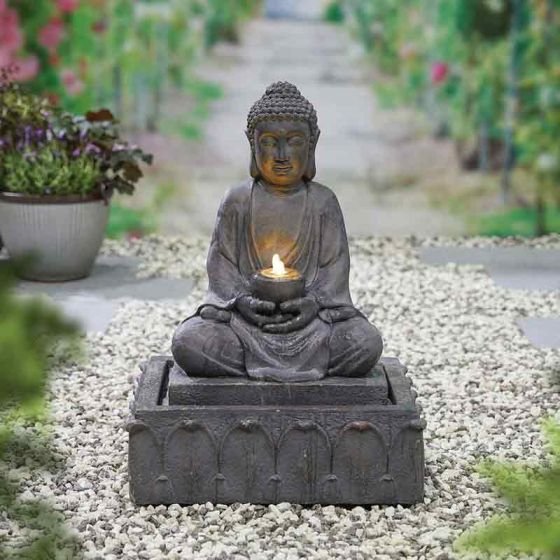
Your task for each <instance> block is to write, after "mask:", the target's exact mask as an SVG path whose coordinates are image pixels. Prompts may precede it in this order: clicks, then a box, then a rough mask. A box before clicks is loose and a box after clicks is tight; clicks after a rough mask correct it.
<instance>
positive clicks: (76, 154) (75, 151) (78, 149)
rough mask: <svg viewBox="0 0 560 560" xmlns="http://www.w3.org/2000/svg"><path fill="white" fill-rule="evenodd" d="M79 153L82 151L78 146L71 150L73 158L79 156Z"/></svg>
mask: <svg viewBox="0 0 560 560" xmlns="http://www.w3.org/2000/svg"><path fill="white" fill-rule="evenodd" d="M81 153H82V152H81V151H80V148H76V149H75V150H74V151H73V152H72V157H73V158H77V157H79V155H80V154H81Z"/></svg>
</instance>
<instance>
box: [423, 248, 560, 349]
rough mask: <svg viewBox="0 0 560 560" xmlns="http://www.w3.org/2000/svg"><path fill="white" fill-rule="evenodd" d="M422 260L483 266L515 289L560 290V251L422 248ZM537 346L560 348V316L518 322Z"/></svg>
mask: <svg viewBox="0 0 560 560" xmlns="http://www.w3.org/2000/svg"><path fill="white" fill-rule="evenodd" d="M420 260H421V261H422V262H424V263H426V264H431V265H445V264H448V263H456V264H479V265H483V266H484V268H486V270H487V271H488V274H489V275H490V277H491V278H492V280H494V282H495V283H496V284H497V285H498V286H502V287H504V288H509V289H516V290H538V291H553V290H560V250H557V249H533V248H530V247H423V248H421V249H420ZM517 323H518V325H519V327H520V328H521V330H522V331H523V334H524V335H525V336H526V337H527V338H528V339H529V340H530V341H531V344H533V345H534V346H536V347H537V348H560V317H524V318H520V319H518V321H517Z"/></svg>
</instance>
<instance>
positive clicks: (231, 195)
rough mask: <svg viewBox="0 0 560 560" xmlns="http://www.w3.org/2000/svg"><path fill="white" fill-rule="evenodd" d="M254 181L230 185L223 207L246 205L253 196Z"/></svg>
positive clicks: (223, 200)
mask: <svg viewBox="0 0 560 560" xmlns="http://www.w3.org/2000/svg"><path fill="white" fill-rule="evenodd" d="M251 186H252V181H244V182H243V183H239V184H237V185H234V186H233V187H230V188H229V189H228V190H227V191H226V194H225V195H224V198H223V199H222V207H228V208H231V207H237V206H244V205H245V204H246V203H247V201H248V200H249V199H250V198H251Z"/></svg>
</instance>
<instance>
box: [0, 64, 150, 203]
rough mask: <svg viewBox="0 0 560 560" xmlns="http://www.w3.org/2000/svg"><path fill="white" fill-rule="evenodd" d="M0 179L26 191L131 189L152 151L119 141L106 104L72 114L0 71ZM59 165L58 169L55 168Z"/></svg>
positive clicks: (102, 193)
mask: <svg viewBox="0 0 560 560" xmlns="http://www.w3.org/2000/svg"><path fill="white" fill-rule="evenodd" d="M0 138H1V140H0V158H1V159H0V184H1V186H2V188H3V189H4V190H8V191H11V192H20V193H25V194H44V195H56V194H77V195H84V194H95V193H97V194H99V195H100V196H103V197H105V198H108V197H110V196H111V194H112V193H113V191H115V190H116V191H118V192H122V193H126V194H132V193H133V192H134V187H135V184H136V182H137V181H138V180H139V179H140V178H141V177H142V171H141V169H140V162H144V163H147V164H150V163H151V162H152V156H151V155H148V154H145V153H144V152H143V151H142V150H141V149H140V148H139V147H138V146H134V145H130V144H128V143H126V142H123V141H122V140H121V139H120V137H119V131H118V127H117V121H116V120H115V118H114V117H113V115H112V113H111V112H110V111H108V110H107V109H101V110H100V111H97V112H92V111H90V112H88V113H87V114H86V116H85V117H81V116H75V115H72V114H71V113H67V112H64V111H62V110H60V109H58V108H56V107H52V106H50V105H49V104H48V103H47V102H46V101H44V100H42V99H40V98H38V97H37V96H35V95H32V94H30V93H28V92H27V91H25V90H23V89H22V87H21V86H19V85H18V84H15V83H14V82H12V81H11V80H10V74H9V72H7V71H4V72H3V73H2V74H0ZM57 168H58V169H57Z"/></svg>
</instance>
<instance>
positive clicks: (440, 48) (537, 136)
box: [325, 0, 560, 236]
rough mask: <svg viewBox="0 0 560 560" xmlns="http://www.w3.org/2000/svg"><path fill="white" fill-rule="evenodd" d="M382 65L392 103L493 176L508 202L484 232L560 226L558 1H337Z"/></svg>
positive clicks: (481, 222)
mask: <svg viewBox="0 0 560 560" xmlns="http://www.w3.org/2000/svg"><path fill="white" fill-rule="evenodd" d="M325 18H326V19H328V20H329V21H332V22H333V23H338V24H343V23H346V24H348V25H349V26H350V27H351V29H352V31H353V33H354V36H355V37H356V38H357V39H358V41H360V43H361V44H362V45H363V46H364V48H365V50H366V52H367V53H368V54H369V56H370V58H371V61H372V63H373V64H375V65H376V67H377V69H378V70H379V79H378V80H377V81H376V84H375V90H376V93H377V95H378V97H379V99H380V100H381V102H382V103H384V104H385V105H386V106H395V105H398V104H409V105H413V106H415V107H417V108H419V109H420V110H421V111H423V112H425V113H426V114H427V115H428V116H429V118H430V121H431V124H432V130H433V134H434V136H437V137H450V138H451V139H452V140H453V142H454V144H455V147H456V151H457V156H458V160H459V163H460V165H461V166H462V167H463V168H464V169H465V170H473V171H475V170H476V171H480V172H483V173H485V174H488V175H490V176H493V177H494V178H495V181H494V186H495V189H496V190H497V191H499V192H500V196H501V199H502V203H503V208H501V209H500V210H499V211H497V212H495V213H489V214H487V215H486V216H483V217H482V218H481V219H475V220H472V219H471V220H470V222H471V226H472V231H473V232H475V233H481V234H483V235H499V236H505V235H523V236H531V235H541V234H544V233H547V232H558V231H560V229H559V227H560V211H559V207H560V188H559V181H560V142H559V140H558V138H559V135H560V33H559V31H560V2H559V1H558V0H375V1H371V0H334V1H332V2H330V3H329V4H328V6H327V7H326V10H325Z"/></svg>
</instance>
